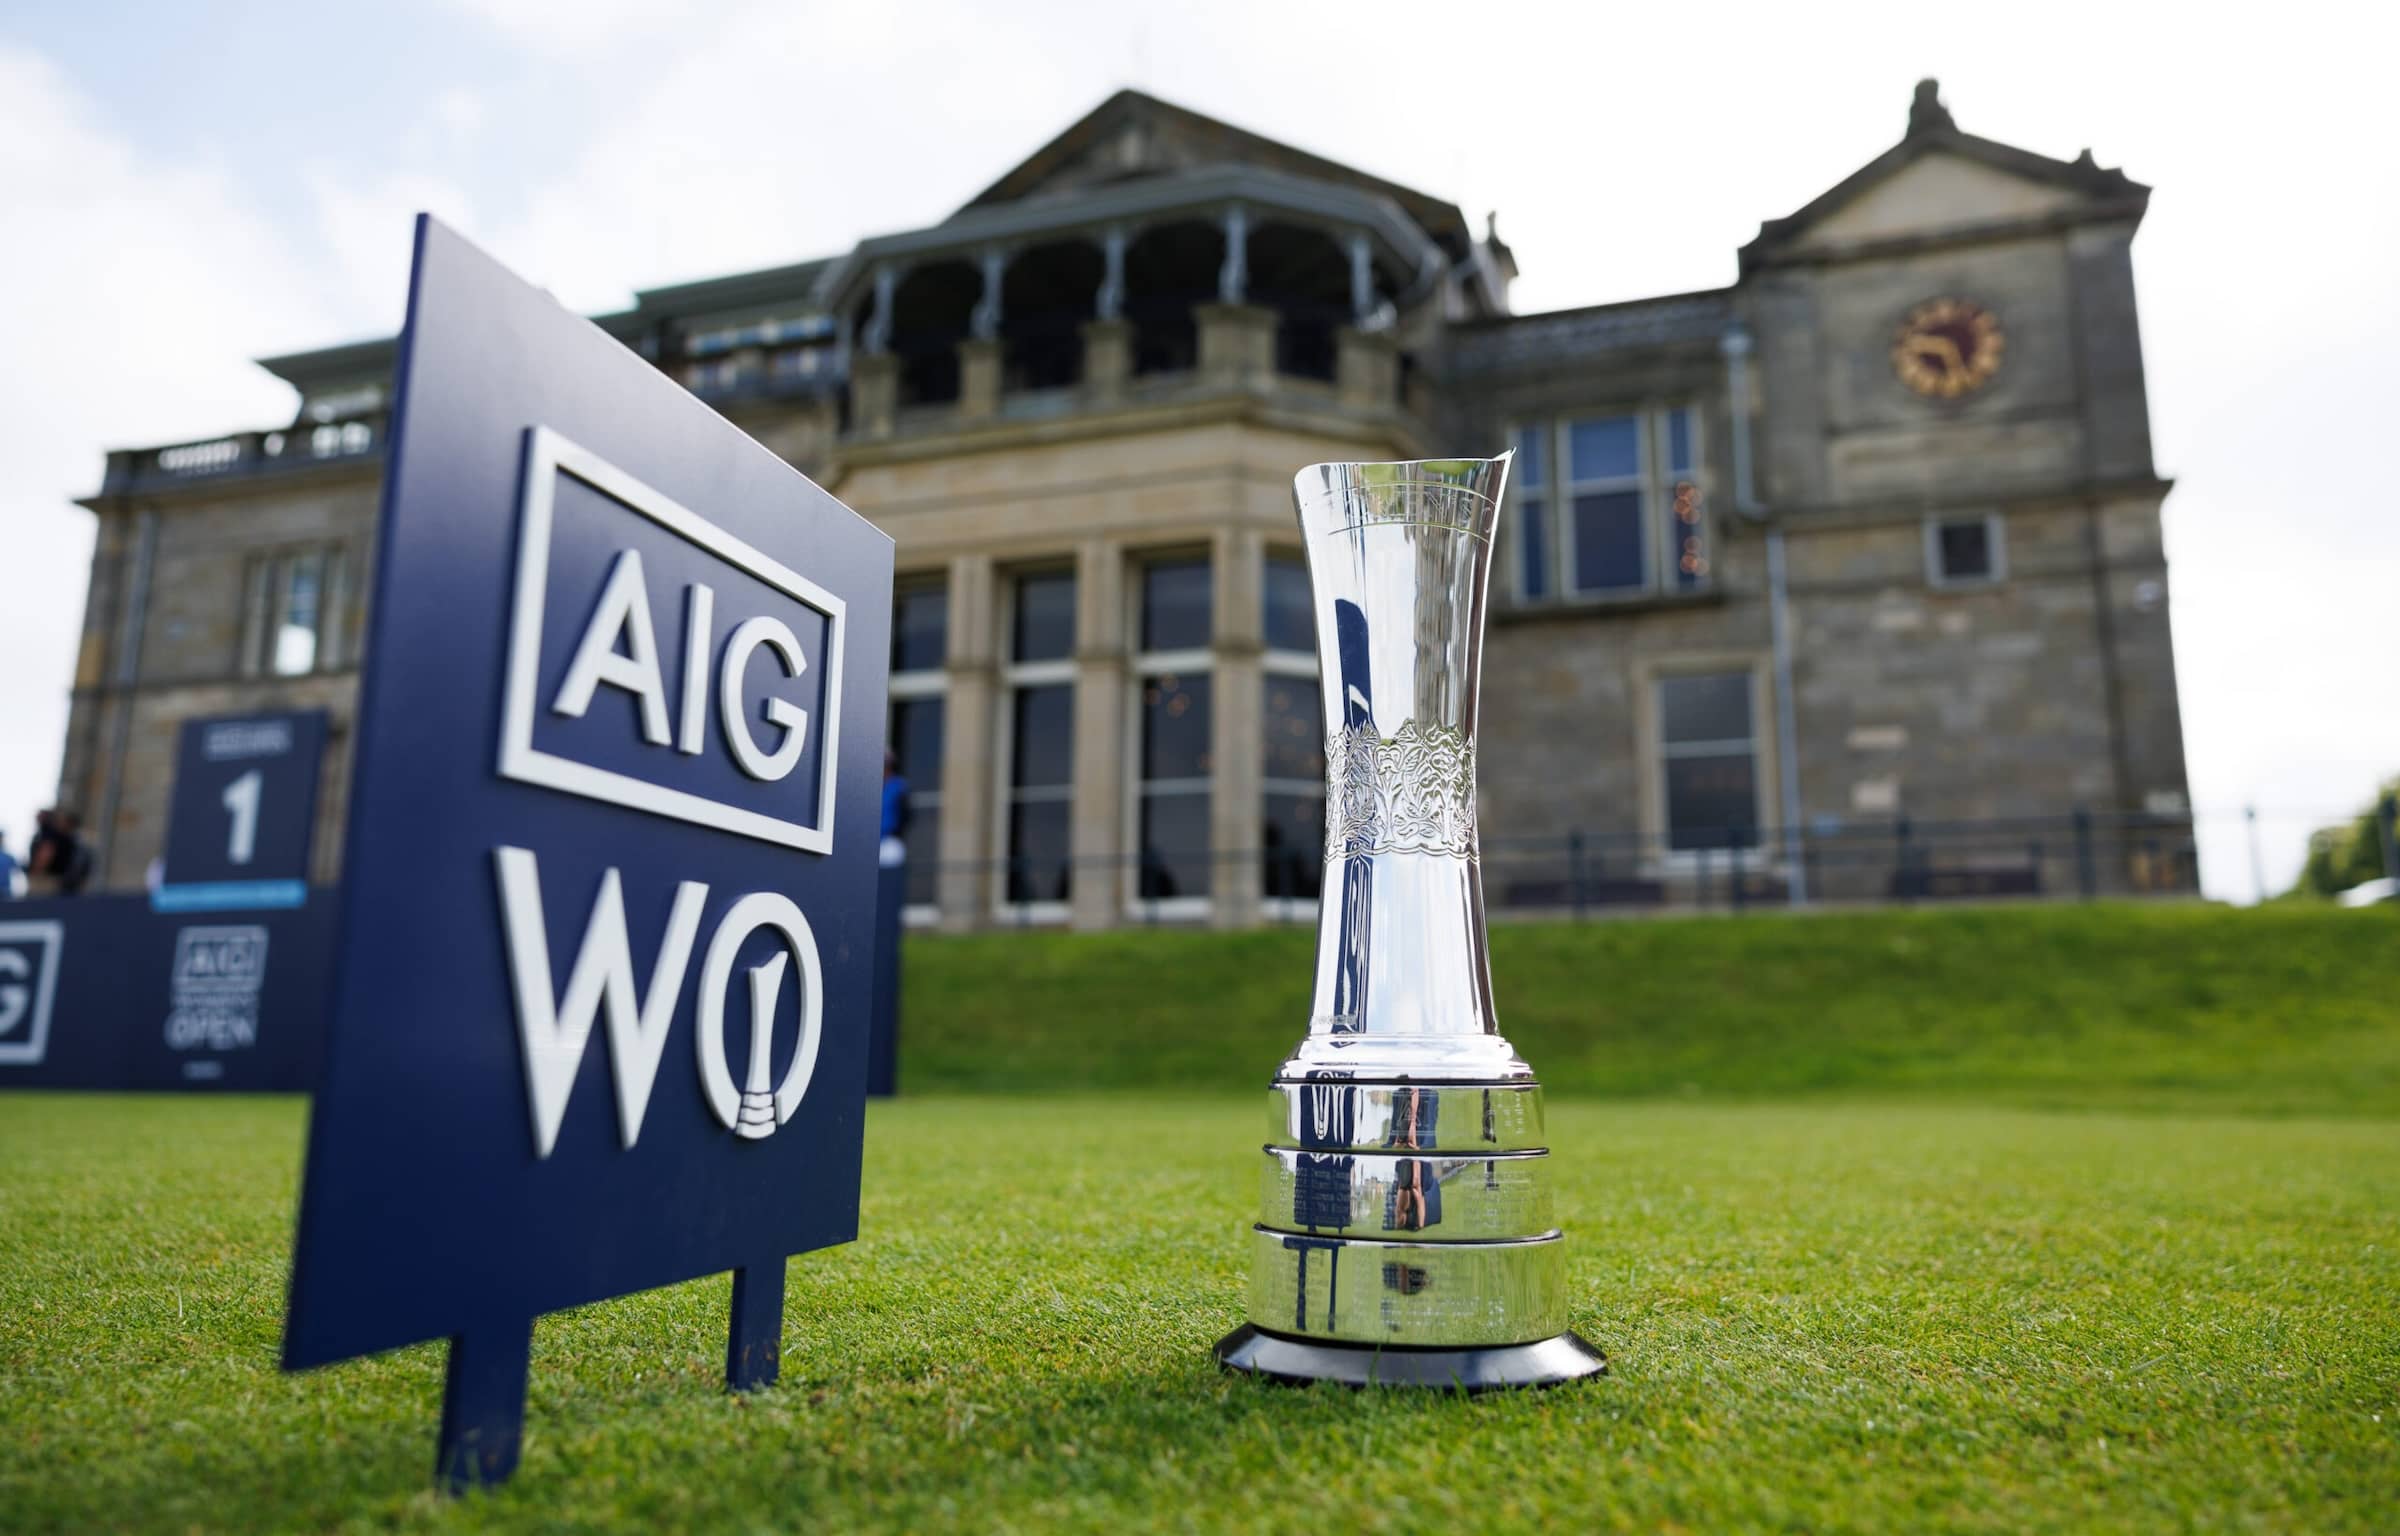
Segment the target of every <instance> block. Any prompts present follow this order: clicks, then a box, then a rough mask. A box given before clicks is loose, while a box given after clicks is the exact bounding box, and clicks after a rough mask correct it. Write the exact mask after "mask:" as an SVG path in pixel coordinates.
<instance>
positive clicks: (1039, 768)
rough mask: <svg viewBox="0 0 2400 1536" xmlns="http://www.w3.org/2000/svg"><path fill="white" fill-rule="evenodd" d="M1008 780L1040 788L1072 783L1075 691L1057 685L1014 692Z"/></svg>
mask: <svg viewBox="0 0 2400 1536" xmlns="http://www.w3.org/2000/svg"><path fill="white" fill-rule="evenodd" d="M1008 781H1009V783H1010V784H1012V785H1014V786H1015V787H1017V788H1018V789H1044V788H1052V787H1056V786H1061V785H1066V784H1072V783H1073V782H1074V781H1075V689H1074V687H1073V686H1072V685H1071V684H1067V683H1059V684H1056V685H1054V686H1051V687H1048V688H1020V689H1018V690H1017V697H1016V707H1015V713H1014V716H1013V729H1012V730H1011V731H1010V733H1009V764H1008Z"/></svg>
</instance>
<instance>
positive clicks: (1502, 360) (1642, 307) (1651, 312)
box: [1443, 288, 1734, 375]
mask: <svg viewBox="0 0 2400 1536" xmlns="http://www.w3.org/2000/svg"><path fill="white" fill-rule="evenodd" d="M1733 319H1734V309H1733V290H1732V289H1730V288H1704V289H1701V290H1699V291H1697V292H1694V293H1675V294H1668V295H1667V296H1666V297H1664V298H1656V299H1629V300H1626V301H1624V302H1622V303H1616V304H1593V305H1588V306H1586V307H1584V308H1581V309H1554V310H1549V311H1546V312H1544V313H1541V314H1532V315H1505V316H1500V317H1497V318H1494V319H1490V320H1480V321H1475V322H1473V323H1470V324H1466V325H1461V326H1458V327H1456V328H1455V329H1454V330H1453V332H1452V336H1451V341H1450V345H1449V350H1448V353H1447V355H1446V357H1445V359H1444V363H1443V371H1444V372H1446V373H1449V374H1453V375H1458V374H1475V373H1495V372H1500V371H1503V370H1507V369H1513V368H1520V367H1524V366H1526V365H1528V364H1532V363H1540V362H1552V363H1563V362H1575V361H1580V360H1582V359H1584V358H1588V357H1589V356H1590V355H1591V354H1593V353H1595V352H1610V351H1619V350H1624V349H1628V348H1634V347H1665V346H1678V345H1692V344H1706V345H1709V346H1714V345H1715V344H1716V343H1717V341H1718V340H1719V338H1721V337H1722V336H1723V335H1724V334H1725V328H1726V327H1727V326H1728V325H1731V324H1732V323H1733Z"/></svg>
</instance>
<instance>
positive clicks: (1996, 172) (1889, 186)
mask: <svg viewBox="0 0 2400 1536" xmlns="http://www.w3.org/2000/svg"><path fill="white" fill-rule="evenodd" d="M1939 89H1940V87H1939V83H1938V82H1936V81H1932V80H1926V81H1921V82H1919V84H1918V86H1917V91H1916V99H1915V100H1914V101H1913V102H1912V103H1911V104H1910V107H1909V116H1908V134H1907V136H1906V137H1905V138H1903V139H1901V141H1900V142H1899V143H1897V144H1895V145H1893V146H1892V147H1891V148H1890V149H1887V150H1885V151H1884V152H1883V153H1882V154H1880V155H1877V156H1876V157H1875V158H1874V159H1872V160H1870V161H1868V162H1867V163H1866V164H1865V165H1862V166H1860V167H1859V168H1858V169H1857V170H1855V171H1853V172H1851V173H1850V174H1849V175H1848V176H1845V177H1843V178H1842V180H1841V181H1839V182H1837V183H1836V184H1835V185H1833V186H1831V187H1829V188H1827V189H1826V190H1825V191H1824V192H1822V193H1820V194H1819V195H1818V196H1817V197H1815V198H1814V199H1812V200H1811V201H1810V202H1809V204H1808V205H1807V206H1806V207H1804V208H1802V209H1800V210H1799V211H1797V212H1795V213H1793V214H1790V215H1789V216H1787V217H1784V218H1780V219H1769V220H1767V222H1766V223H1764V224H1762V225H1760V226H1759V229H1758V237H1757V238H1756V239H1754V240H1752V241H1751V242H1750V243H1749V244H1748V245H1745V246H1743V247H1742V270H1743V271H1745V272H1748V271H1750V270H1752V269H1754V268H1756V267H1759V266H1762V265H1774V264H1776V263H1779V262H1785V261H1801V262H1813V261H1822V260H1825V259H1827V257H1828V256H1829V255H1831V254H1832V253H1836V252H1842V253H1849V252H1859V251H1865V250H1874V249H1881V248H1885V247H1888V246H1890V245H1892V244H1894V243H1907V242H1911V241H1917V240H1926V239H1935V240H1940V239H1948V238H1955V237H1958V236H1961V235H1964V236H1967V237H1970V238H1978V237H1981V236H1983V235H1986V234H1990V233H1996V232H1999V231H2003V230H2010V229H2016V228H2023V227H2025V226H2029V225H2039V224H2043V223H2056V222H2059V221H2078V220H2084V219H2103V218H2107V219H2122V218H2130V219H2133V220H2136V221H2139V220H2140V218H2141V216H2142V212H2143V210H2144V209H2145V208H2146V207H2147V206H2148V204H2149V199H2150V189H2149V188H2148V187H2145V186H2143V185H2142V184H2141V183H2140V182H2138V181H2135V180H2134V179H2133V178H2132V177H2130V176H2128V175H2126V174H2125V173H2124V172H2123V171H2120V170H2116V169H2114V168H2112V167H2107V166H2103V165H2100V164H2099V163H2098V162H2096V161H2095V160H2093V158H2092V152H2091V151H2090V150H2088V149H2087V150H2085V151H2084V152H2083V153H2082V154H2080V155H2077V156H2076V157H2075V158H2074V159H2072V160H2054V159H2052V158H2050V157H2049V156H2048V155H2039V154H2035V153H2034V152H2033V151H2031V150H2026V149H2019V148H2017V147H2016V146H2014V145H2012V144H2003V143H2000V142H1999V141H1998V140H1996V139H1986V138H1981V137H1979V136H1977V135H1975V134H1972V133H1967V132H1963V131H1962V130H1961V129H1960V128H1959V127H1958V124H1957V121H1956V120H1955V119H1954V118H1952V117H1951V115H1950V109H1949V108H1948V107H1946V106H1944V105H1943V104H1942V102H1941V98H1940V95H1939Z"/></svg>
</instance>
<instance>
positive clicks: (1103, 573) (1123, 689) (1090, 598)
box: [1068, 539, 1132, 928]
mask: <svg viewBox="0 0 2400 1536" xmlns="http://www.w3.org/2000/svg"><path fill="white" fill-rule="evenodd" d="M1125 647H1126V636H1125V548H1124V546H1123V545H1122V544H1119V543H1118V542H1117V541H1116V540H1114V539H1089V540H1086V541H1085V542H1084V543H1083V544H1082V545H1081V546H1079V547H1078V548H1077V549H1076V551H1075V799H1074V812H1073V821H1072V827H1073V831H1072V832H1071V834H1070V841H1069V846H1070V847H1072V848H1073V850H1074V855H1075V890H1074V898H1073V900H1072V901H1071V902H1070V904H1069V908H1068V911H1069V920H1070V921H1071V922H1072V923H1073V924H1074V925H1075V926H1076V927H1077V928H1114V927H1115V926H1117V924H1118V923H1119V922H1120V921H1122V920H1123V916H1124V911H1125V897H1126V893H1127V892H1128V891H1129V890H1131V889H1132V884H1131V876H1130V875H1129V873H1128V872H1127V869H1126V867H1125V863H1124V855H1125V853H1126V840H1125V702H1126V695H1127V692H1128V688H1127V685H1126V673H1127V653H1126V648H1125Z"/></svg>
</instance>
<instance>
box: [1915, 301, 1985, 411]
mask: <svg viewBox="0 0 2400 1536" xmlns="http://www.w3.org/2000/svg"><path fill="white" fill-rule="evenodd" d="M2007 348H2008V337H2007V335H2006V334H2005V333H2003V332H2002V331H2001V329H2000V317H1999V316H1998V315H1995V314H1993V313H1992V312H1991V311H1990V310H1988V309H1986V308H1984V307H1983V306H1982V305H1980V304H1975V303H1970V302H1969V301H1967V300H1965V299H1933V300H1929V301H1928V302H1926V303H1923V304H1920V305H1918V306H1917V307H1916V308H1914V309H1912V310H1910V311H1909V312H1908V318H1907V319H1905V320H1902V321H1901V322H1900V329H1899V331H1898V333H1897V334H1895V335H1894V336H1893V338H1892V371H1893V372H1894V373H1897V374H1898V375H1899V376H1900V382H1901V383H1903V384H1906V385H1907V386H1908V387H1909V388H1911V389H1913V390H1915V391H1916V392H1917V393H1918V394H1920V395H1928V396H1931V397H1932V398H1934V399H1936V400H1956V399H1958V398H1959V397H1960V396H1961V395H1966V394H1970V393H1972V392H1974V391H1975V390H1977V389H1980V388H1982V387H1983V385H1984V384H1985V382H1986V381H1988V380H1989V379H1990V378H1991V376H1992V375H1993V374H1995V373H1998V372H1999V371H2000V357H2001V354H2002V353H2003V352H2005V351H2006V350H2007Z"/></svg>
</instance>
